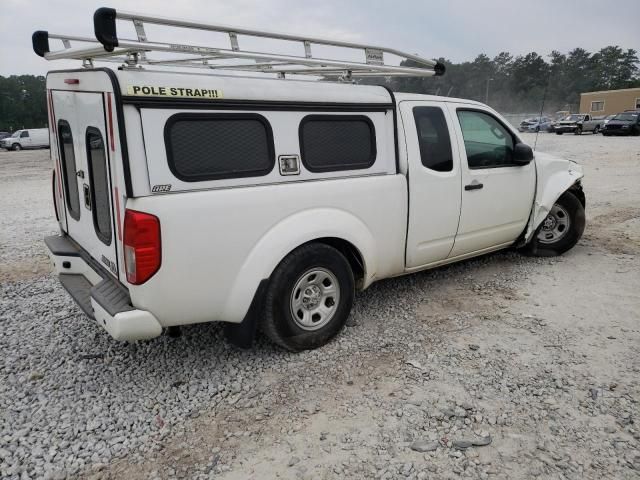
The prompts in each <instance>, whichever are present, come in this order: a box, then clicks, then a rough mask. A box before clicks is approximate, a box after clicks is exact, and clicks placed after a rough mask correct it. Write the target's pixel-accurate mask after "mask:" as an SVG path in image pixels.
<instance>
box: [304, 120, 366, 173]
mask: <svg viewBox="0 0 640 480" xmlns="http://www.w3.org/2000/svg"><path fill="white" fill-rule="evenodd" d="M299 139H300V154H301V157H302V163H303V165H304V166H305V168H306V169H307V170H309V171H311V172H333V171H340V170H359V169H365V168H369V167H371V166H372V165H373V164H374V163H375V161H376V155H377V152H376V134H375V128H374V126H373V122H372V121H371V119H369V117H367V116H365V115H307V116H306V117H304V118H303V119H302V121H301V122H300V128H299Z"/></svg>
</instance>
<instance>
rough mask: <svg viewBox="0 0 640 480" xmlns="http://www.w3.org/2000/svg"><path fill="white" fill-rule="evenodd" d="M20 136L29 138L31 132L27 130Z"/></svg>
mask: <svg viewBox="0 0 640 480" xmlns="http://www.w3.org/2000/svg"><path fill="white" fill-rule="evenodd" d="M20 138H29V132H27V131H26V130H25V131H24V132H22V133H21V134H20Z"/></svg>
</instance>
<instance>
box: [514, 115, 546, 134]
mask: <svg viewBox="0 0 640 480" xmlns="http://www.w3.org/2000/svg"><path fill="white" fill-rule="evenodd" d="M518 130H519V131H520V132H539V131H543V132H550V131H551V130H552V120H551V119H550V118H549V117H534V118H527V119H526V120H523V121H522V122H520V126H519V127H518Z"/></svg>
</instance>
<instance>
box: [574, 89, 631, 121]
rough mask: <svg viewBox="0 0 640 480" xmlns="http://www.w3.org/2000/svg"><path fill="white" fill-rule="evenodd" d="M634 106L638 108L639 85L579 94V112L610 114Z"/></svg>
mask: <svg viewBox="0 0 640 480" xmlns="http://www.w3.org/2000/svg"><path fill="white" fill-rule="evenodd" d="M634 108H635V109H638V110H640V87H639V88H622V89H620V90H604V91H601V92H586V93H581V94H580V113H591V114H593V115H610V114H613V113H619V112H624V111H625V110H632V109H634Z"/></svg>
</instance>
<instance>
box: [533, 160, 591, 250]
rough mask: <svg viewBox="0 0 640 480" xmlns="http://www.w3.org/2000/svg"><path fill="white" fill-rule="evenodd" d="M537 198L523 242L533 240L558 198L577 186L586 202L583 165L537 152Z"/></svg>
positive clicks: (580, 195) (582, 199)
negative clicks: (581, 183)
mask: <svg viewBox="0 0 640 480" xmlns="http://www.w3.org/2000/svg"><path fill="white" fill-rule="evenodd" d="M535 162H536V198H535V201H534V204H533V208H532V209H531V215H530V216H529V222H528V224H527V229H526V231H525V234H524V239H523V244H526V243H528V242H529V240H531V237H533V234H534V233H535V231H536V230H537V228H538V227H539V226H540V224H541V223H542V221H543V220H544V219H545V218H546V217H547V215H548V214H549V212H550V211H551V207H553V204H554V203H556V201H557V200H558V198H560V196H561V195H562V194H563V193H564V192H566V191H567V190H569V189H570V188H572V187H573V188H576V189H577V191H578V192H579V193H578V197H579V199H580V201H581V202H582V203H583V204H584V194H583V193H582V187H581V186H580V179H581V178H582V177H583V176H584V173H583V171H582V166H581V165H580V164H578V163H576V162H573V161H571V160H565V159H562V158H558V157H554V156H553V155H549V154H547V153H541V152H536V157H535Z"/></svg>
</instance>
